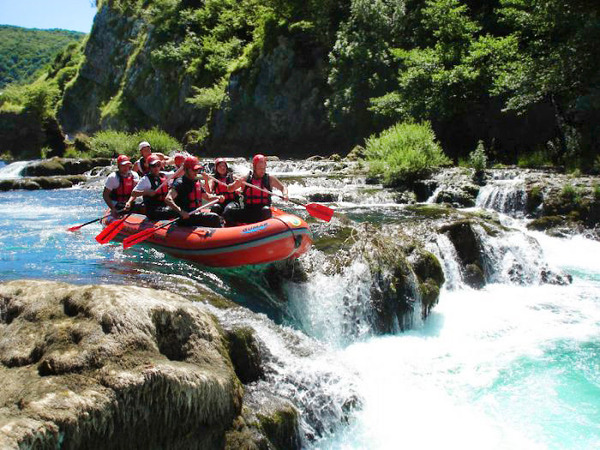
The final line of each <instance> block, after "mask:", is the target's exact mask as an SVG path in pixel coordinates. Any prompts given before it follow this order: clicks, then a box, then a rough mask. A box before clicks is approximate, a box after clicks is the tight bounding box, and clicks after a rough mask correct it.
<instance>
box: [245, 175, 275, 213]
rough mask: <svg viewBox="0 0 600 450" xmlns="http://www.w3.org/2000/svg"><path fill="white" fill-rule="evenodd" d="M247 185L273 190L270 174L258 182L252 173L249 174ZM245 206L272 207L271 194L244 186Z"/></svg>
mask: <svg viewBox="0 0 600 450" xmlns="http://www.w3.org/2000/svg"><path fill="white" fill-rule="evenodd" d="M246 183H249V184H252V185H254V186H256V187H259V188H262V189H266V190H268V191H270V190H271V182H270V180H269V174H268V173H265V174H264V176H263V177H262V178H261V179H259V180H257V179H255V178H254V177H253V176H252V172H250V173H249V174H248V177H247V178H246ZM244 205H246V206H270V205H271V194H267V193H266V192H262V191H259V190H258V189H254V188H251V187H249V186H244Z"/></svg>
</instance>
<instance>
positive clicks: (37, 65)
mask: <svg viewBox="0 0 600 450" xmlns="http://www.w3.org/2000/svg"><path fill="white" fill-rule="evenodd" d="M84 37H85V34H84V33H79V32H77V31H67V30H37V29H28V28H20V27H13V26H8V25H0V89H1V88H3V87H4V86H6V85H7V84H10V83H14V82H30V81H32V80H33V77H34V75H35V74H36V72H37V71H39V70H40V69H41V68H43V67H44V66H46V65H47V64H49V63H50V62H52V59H53V58H54V57H55V55H56V54H57V53H58V52H60V51H62V50H63V49H64V48H65V47H66V46H67V45H69V44H71V43H73V42H81V41H82V40H83V38H84Z"/></svg>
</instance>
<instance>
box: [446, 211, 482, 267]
mask: <svg viewBox="0 0 600 450" xmlns="http://www.w3.org/2000/svg"><path fill="white" fill-rule="evenodd" d="M439 232H440V233H447V234H448V238H449V239H450V240H451V241H452V244H454V247H455V248H456V252H457V254H458V257H459V258H460V260H461V262H462V264H463V266H466V265H467V264H473V263H476V264H477V265H479V266H482V261H481V246H480V244H479V239H478V238H477V235H476V234H475V232H474V231H473V228H472V222H471V221H469V220H461V221H457V222H454V223H451V224H448V225H443V226H441V227H440V228H439Z"/></svg>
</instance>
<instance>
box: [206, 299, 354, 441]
mask: <svg viewBox="0 0 600 450" xmlns="http://www.w3.org/2000/svg"><path fill="white" fill-rule="evenodd" d="M209 308H210V309H211V311H212V312H213V313H214V314H215V315H216V316H217V317H218V318H219V321H221V322H222V323H225V324H227V325H229V326H235V325H242V326H250V327H251V328H252V329H253V330H255V332H256V333H255V336H256V338H257V339H258V340H259V342H260V345H261V347H262V348H263V351H261V354H262V358H263V364H264V368H265V378H264V379H261V380H258V381H256V382H253V383H251V384H250V385H248V386H246V389H249V390H252V391H253V392H254V393H257V394H258V395H259V396H260V392H261V391H262V392H267V393H269V394H271V395H276V396H279V397H282V398H285V399H288V400H290V401H292V402H293V404H294V405H295V406H296V407H298V408H299V410H300V411H301V412H302V414H301V416H300V427H301V431H302V433H301V434H302V436H303V439H304V441H305V442H304V445H303V448H306V447H307V446H308V442H307V441H309V440H313V439H318V438H322V437H326V436H330V435H332V434H333V433H335V432H336V431H338V430H339V429H340V428H341V427H342V426H343V425H344V424H346V423H347V422H348V421H349V416H350V414H352V413H353V410H354V409H355V408H357V407H359V406H360V403H361V401H362V400H361V398H360V395H359V394H358V391H357V387H356V374H355V373H354V372H353V371H352V370H350V369H348V367H347V366H346V365H345V364H344V362H343V361H342V360H341V359H340V358H339V357H338V354H337V353H336V352H331V351H328V350H329V349H328V348H327V347H326V346H324V345H323V344H322V343H320V342H319V341H316V340H314V339H312V338H310V337H307V336H306V334H304V333H302V332H300V331H297V330H294V329H291V328H288V327H284V326H277V325H275V324H274V323H273V322H272V321H270V320H269V319H268V318H267V317H266V316H264V315H262V314H253V313H249V312H248V311H246V310H244V309H241V308H233V309H226V310H223V309H219V308H215V307H211V306H209Z"/></svg>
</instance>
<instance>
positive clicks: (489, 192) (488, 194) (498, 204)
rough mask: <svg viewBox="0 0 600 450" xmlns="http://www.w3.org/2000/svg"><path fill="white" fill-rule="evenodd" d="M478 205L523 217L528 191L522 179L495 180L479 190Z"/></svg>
mask: <svg viewBox="0 0 600 450" xmlns="http://www.w3.org/2000/svg"><path fill="white" fill-rule="evenodd" d="M475 204H476V206H478V207H480V208H484V209H493V210H495V211H498V212H501V213H504V214H508V215H510V216H512V217H523V215H524V212H525V207H526V204H527V193H526V191H525V184H524V181H523V180H522V179H518V178H517V179H511V180H494V181H491V182H489V183H488V184H487V185H485V186H483V187H482V188H481V189H480V190H479V195H477V199H476V200H475Z"/></svg>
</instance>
